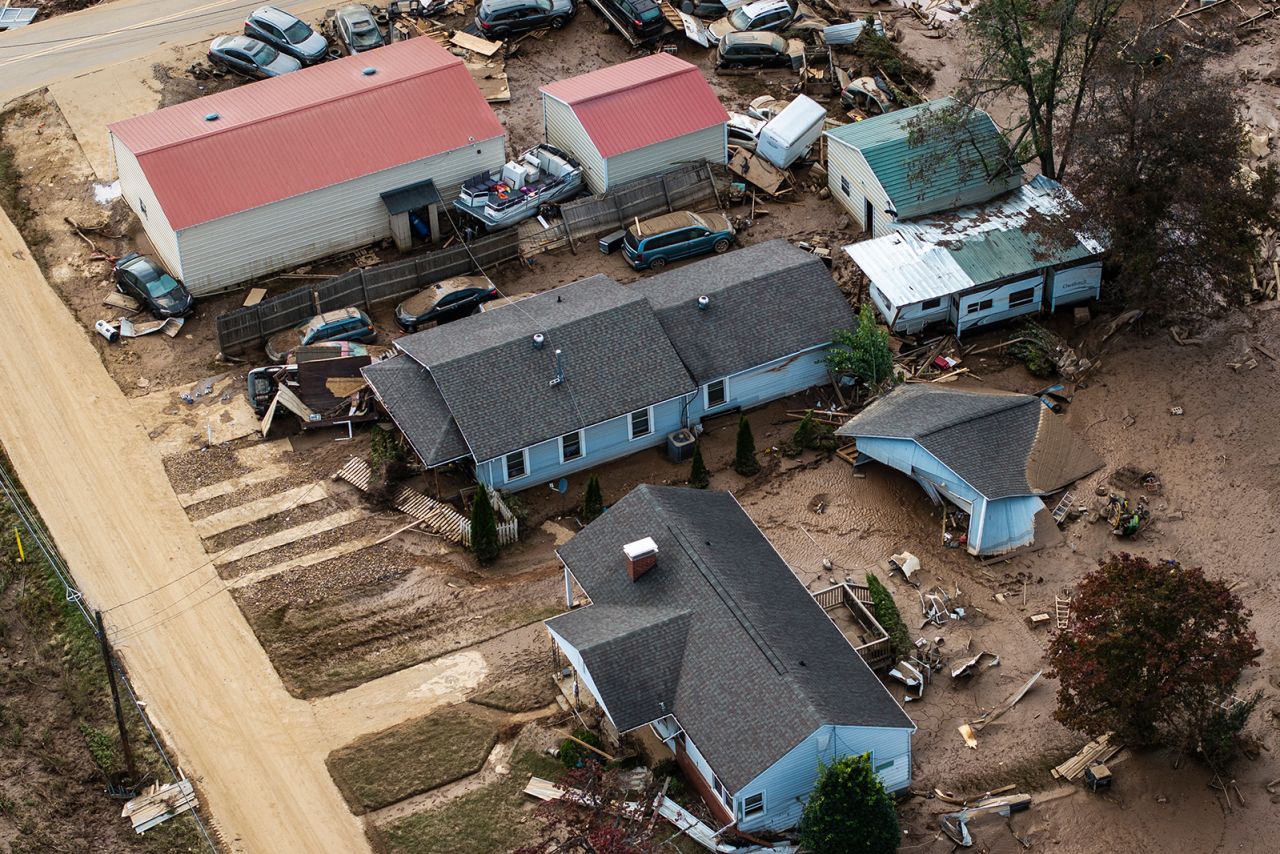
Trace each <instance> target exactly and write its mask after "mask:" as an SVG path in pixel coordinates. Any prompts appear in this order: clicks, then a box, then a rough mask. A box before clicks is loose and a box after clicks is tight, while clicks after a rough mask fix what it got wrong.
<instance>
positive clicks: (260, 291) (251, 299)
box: [244, 288, 267, 308]
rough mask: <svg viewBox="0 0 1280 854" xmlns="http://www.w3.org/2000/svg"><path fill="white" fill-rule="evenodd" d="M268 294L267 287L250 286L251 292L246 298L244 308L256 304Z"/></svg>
mask: <svg viewBox="0 0 1280 854" xmlns="http://www.w3.org/2000/svg"><path fill="white" fill-rule="evenodd" d="M266 295H267V289H266V288H249V293H248V295H247V296H245V298H244V308H249V307H250V306H255V305H257V304H258V303H260V302H262V298H263V297H265V296H266Z"/></svg>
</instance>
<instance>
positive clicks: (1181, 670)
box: [1049, 553, 1262, 751]
mask: <svg viewBox="0 0 1280 854" xmlns="http://www.w3.org/2000/svg"><path fill="white" fill-rule="evenodd" d="M1249 617H1250V614H1249V612H1248V611H1247V610H1246V609H1245V607H1244V605H1243V603H1241V601H1240V599H1239V597H1237V596H1235V595H1234V594H1233V593H1231V591H1230V590H1229V589H1228V588H1227V585H1226V584H1224V583H1223V582H1221V581H1217V580H1214V579H1211V578H1207V577H1205V574H1204V571H1203V570H1201V569H1192V568H1188V567H1184V566H1181V565H1179V564H1177V563H1174V562H1172V561H1167V562H1160V563H1153V562H1152V561H1150V560H1147V559H1146V558H1141V557H1135V556H1133V555H1129V554H1124V553H1121V554H1115V555H1111V556H1110V557H1109V558H1107V559H1106V560H1103V561H1099V564H1098V568H1097V569H1095V570H1093V571H1092V572H1090V573H1089V574H1088V575H1086V576H1085V577H1084V579H1083V580H1082V581H1081V582H1080V584H1079V586H1078V587H1077V595H1076V597H1075V599H1074V600H1073V601H1072V603H1071V624H1070V627H1069V628H1068V629H1066V630H1065V631H1062V632H1060V633H1059V634H1058V635H1056V636H1055V637H1054V639H1053V641H1052V643H1051V644H1050V646H1049V661H1050V665H1051V668H1052V671H1053V673H1052V675H1054V676H1056V677H1057V678H1058V682H1059V684H1058V710H1057V712H1056V713H1055V716H1056V717H1057V719H1058V720H1059V721H1061V722H1062V723H1064V724H1066V725H1067V726H1069V727H1071V728H1072V729H1076V730H1079V731H1082V732H1084V733H1086V734H1088V735H1090V736H1098V735H1101V734H1103V733H1105V732H1115V733H1116V734H1117V735H1118V736H1119V738H1120V739H1122V740H1123V741H1124V742H1125V743H1126V744H1129V745H1132V746H1135V747H1136V746H1150V745H1157V744H1165V745H1172V746H1176V747H1180V748H1183V749H1188V750H1193V751H1194V750H1197V749H1198V747H1199V734H1200V733H1201V732H1202V731H1203V729H1204V727H1205V724H1206V723H1207V722H1208V721H1210V720H1211V719H1212V718H1213V717H1214V716H1215V714H1217V715H1220V714H1221V708H1220V706H1219V705H1218V704H1219V703H1220V702H1221V701H1222V700H1223V699H1224V698H1225V697H1226V696H1228V695H1229V694H1230V693H1231V690H1232V689H1233V688H1234V687H1235V685H1236V682H1237V680H1238V679H1239V678H1240V674H1241V672H1242V671H1243V670H1244V668H1245V667H1247V666H1249V665H1251V664H1253V663H1254V662H1255V660H1256V659H1257V658H1258V657H1259V656H1260V655H1261V654H1262V650H1260V649H1258V645H1257V640H1258V639H1257V637H1256V636H1255V635H1254V633H1253V630H1252V629H1251V628H1249ZM1241 725H1243V722H1242V724H1241Z"/></svg>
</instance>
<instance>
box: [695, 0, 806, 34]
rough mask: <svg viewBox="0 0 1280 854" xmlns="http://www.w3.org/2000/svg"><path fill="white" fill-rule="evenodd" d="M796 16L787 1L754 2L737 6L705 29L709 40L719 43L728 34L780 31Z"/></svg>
mask: <svg viewBox="0 0 1280 854" xmlns="http://www.w3.org/2000/svg"><path fill="white" fill-rule="evenodd" d="M795 16H796V13H795V10H794V9H792V8H791V4H790V3H788V2H787V0H756V2H755V3H748V4H747V5H745V6H739V7H738V8H737V9H734V10H733V11H732V12H730V13H729V14H728V15H725V16H724V17H723V18H721V19H720V20H718V21H716V22H714V23H712V24H711V26H709V27H707V31H708V32H710V33H711V38H713V39H714V40H715V41H717V42H718V41H720V40H721V39H722V38H724V37H725V36H727V35H728V34H729V33H739V32H741V33H758V32H764V31H766V30H780V29H782V28H783V27H785V26H786V25H787V24H789V23H791V19H792V18H794V17H795Z"/></svg>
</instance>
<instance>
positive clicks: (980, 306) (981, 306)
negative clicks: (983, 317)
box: [964, 299, 995, 314]
mask: <svg viewBox="0 0 1280 854" xmlns="http://www.w3.org/2000/svg"><path fill="white" fill-rule="evenodd" d="M993 305H995V301H994V300H989V299H984V300H979V301H978V302H971V303H969V307H968V308H966V309H965V310H964V312H965V314H977V313H978V312H980V311H988V310H990V308H991V306H993Z"/></svg>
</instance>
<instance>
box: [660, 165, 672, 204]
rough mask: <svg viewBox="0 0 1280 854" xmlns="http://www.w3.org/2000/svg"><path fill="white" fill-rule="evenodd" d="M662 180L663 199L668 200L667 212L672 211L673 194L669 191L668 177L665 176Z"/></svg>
mask: <svg viewBox="0 0 1280 854" xmlns="http://www.w3.org/2000/svg"><path fill="white" fill-rule="evenodd" d="M661 178H662V197H663V198H664V199H666V200H667V211H668V212H669V211H670V210H671V192H670V191H669V190H667V176H666V175H665V174H664V175H662V176H661Z"/></svg>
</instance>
